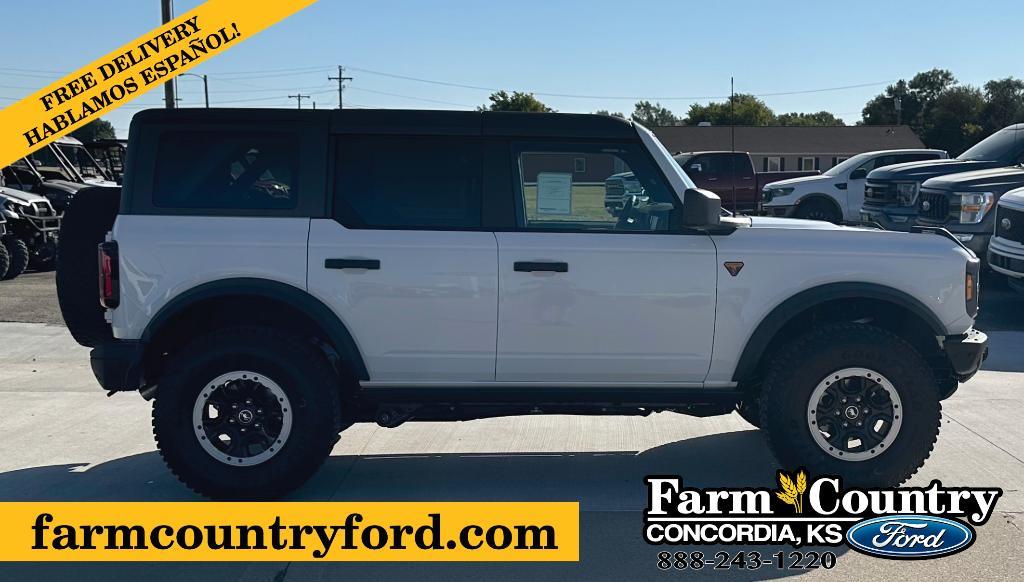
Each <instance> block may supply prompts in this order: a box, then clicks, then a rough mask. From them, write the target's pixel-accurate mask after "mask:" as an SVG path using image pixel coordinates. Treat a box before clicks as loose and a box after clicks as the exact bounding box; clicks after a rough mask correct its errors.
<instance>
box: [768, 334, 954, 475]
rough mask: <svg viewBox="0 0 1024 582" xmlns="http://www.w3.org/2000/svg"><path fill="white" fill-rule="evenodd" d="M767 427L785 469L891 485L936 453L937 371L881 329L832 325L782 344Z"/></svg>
mask: <svg viewBox="0 0 1024 582" xmlns="http://www.w3.org/2000/svg"><path fill="white" fill-rule="evenodd" d="M760 408H761V426H762V428H763V429H764V431H765V434H766V435H767V438H768V443H769V446H770V447H771V449H772V452H773V453H774V454H775V456H776V458H777V459H778V460H779V461H780V462H781V464H782V466H783V467H784V468H788V469H795V468H796V467H801V466H802V467H806V468H807V470H808V471H809V472H810V473H812V474H817V475H838V476H840V477H842V478H843V480H844V481H845V482H846V484H847V485H857V486H870V485H881V486H895V485H899V484H900V483H903V482H904V481H906V480H907V479H909V478H910V476H911V475H913V474H914V473H915V472H917V470H918V469H919V468H920V467H921V465H923V464H924V461H925V459H927V458H928V456H929V455H930V454H931V451H932V448H933V447H934V445H935V440H936V438H937V437H938V433H939V424H940V421H941V405H940V403H939V391H938V388H937V385H936V382H935V380H934V377H933V375H932V371H931V368H930V367H929V366H928V365H927V363H926V362H925V360H924V358H923V357H922V356H921V355H920V353H918V351H917V350H916V349H914V347H913V346H911V345H910V344H909V343H908V342H906V341H905V340H903V339H902V338H900V337H898V336H896V335H894V334H892V333H890V332H888V331H886V330H883V329H881V328H878V327H874V326H870V325H863V324H853V323H842V324H833V325H827V326H824V327H822V328H820V329H819V330H817V331H814V332H811V333H808V334H806V335H805V336H803V337H802V338H799V339H797V340H796V341H794V342H793V343H791V344H789V345H788V346H786V347H784V348H783V349H782V350H781V351H780V353H779V354H777V356H776V357H775V358H774V361H773V363H772V365H771V366H770V369H769V371H768V374H767V375H766V377H765V381H764V384H763V386H762V390H761V401H760Z"/></svg>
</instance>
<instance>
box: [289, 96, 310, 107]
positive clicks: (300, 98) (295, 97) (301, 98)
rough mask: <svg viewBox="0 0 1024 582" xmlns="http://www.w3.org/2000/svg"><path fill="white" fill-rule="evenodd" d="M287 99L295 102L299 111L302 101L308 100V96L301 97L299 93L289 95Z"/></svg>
mask: <svg viewBox="0 0 1024 582" xmlns="http://www.w3.org/2000/svg"><path fill="white" fill-rule="evenodd" d="M288 98H289V99H294V100H296V101H297V102H298V103H299V109H302V100H303V99H309V95H303V94H302V93H299V94H297V95H289V96H288Z"/></svg>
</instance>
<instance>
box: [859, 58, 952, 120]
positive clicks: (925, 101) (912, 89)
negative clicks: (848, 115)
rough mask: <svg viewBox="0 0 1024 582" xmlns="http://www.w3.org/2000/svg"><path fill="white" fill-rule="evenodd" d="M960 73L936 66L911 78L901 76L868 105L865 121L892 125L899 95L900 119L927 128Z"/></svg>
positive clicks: (863, 113) (862, 113)
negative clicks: (934, 110) (906, 79)
mask: <svg viewBox="0 0 1024 582" xmlns="http://www.w3.org/2000/svg"><path fill="white" fill-rule="evenodd" d="M956 82H957V81H956V77H954V76H953V73H951V72H949V71H947V70H945V69H932V70H930V71H925V72H923V73H918V74H916V75H914V77H913V78H912V79H910V82H907V81H905V80H903V79H900V80H899V81H897V82H896V83H895V84H893V85H889V86H888V87H886V89H885V91H884V92H883V93H882V94H880V95H877V96H875V97H874V98H872V99H871V100H870V101H868V102H867V104H866V105H865V106H864V109H863V111H861V115H862V118H863V123H864V125H892V124H895V123H896V122H897V119H896V98H899V102H900V108H901V115H900V118H899V120H898V121H899V122H900V123H902V124H905V125H909V126H910V127H911V128H912V129H913V130H914V131H915V132H917V133H918V134H920V133H922V132H923V131H925V130H926V126H927V125H928V122H929V121H930V119H931V108H932V106H933V105H934V104H935V102H936V100H937V99H938V98H939V96H941V95H942V94H943V93H944V92H946V91H948V90H949V89H950V88H952V87H953V86H955V85H956Z"/></svg>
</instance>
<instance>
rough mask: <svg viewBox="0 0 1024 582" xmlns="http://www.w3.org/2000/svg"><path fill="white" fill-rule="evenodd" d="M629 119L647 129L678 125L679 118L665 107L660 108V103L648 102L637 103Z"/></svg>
mask: <svg viewBox="0 0 1024 582" xmlns="http://www.w3.org/2000/svg"><path fill="white" fill-rule="evenodd" d="M629 117H630V118H631V119H632V120H633V121H635V122H637V123H639V124H640V125H644V126H647V127H658V126H663V125H679V118H678V117H676V116H675V114H674V113H672V112H671V111H669V109H668V108H667V107H662V105H661V103H651V102H650V101H637V103H636V105H635V106H634V107H633V114H632V115H630V116H629Z"/></svg>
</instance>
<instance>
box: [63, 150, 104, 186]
mask: <svg viewBox="0 0 1024 582" xmlns="http://www.w3.org/2000/svg"><path fill="white" fill-rule="evenodd" d="M57 148H58V149H60V151H61V153H62V154H64V157H66V158H67V159H68V162H70V163H71V165H72V166H74V167H75V169H76V170H78V173H79V174H81V175H82V177H83V178H96V179H100V180H103V179H106V175H105V174H104V173H103V170H102V169H100V165H99V164H98V163H96V160H95V159H93V157H92V156H91V155H90V154H89V150H87V149H85V146H82V145H78V144H66V143H60V144H57Z"/></svg>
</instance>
